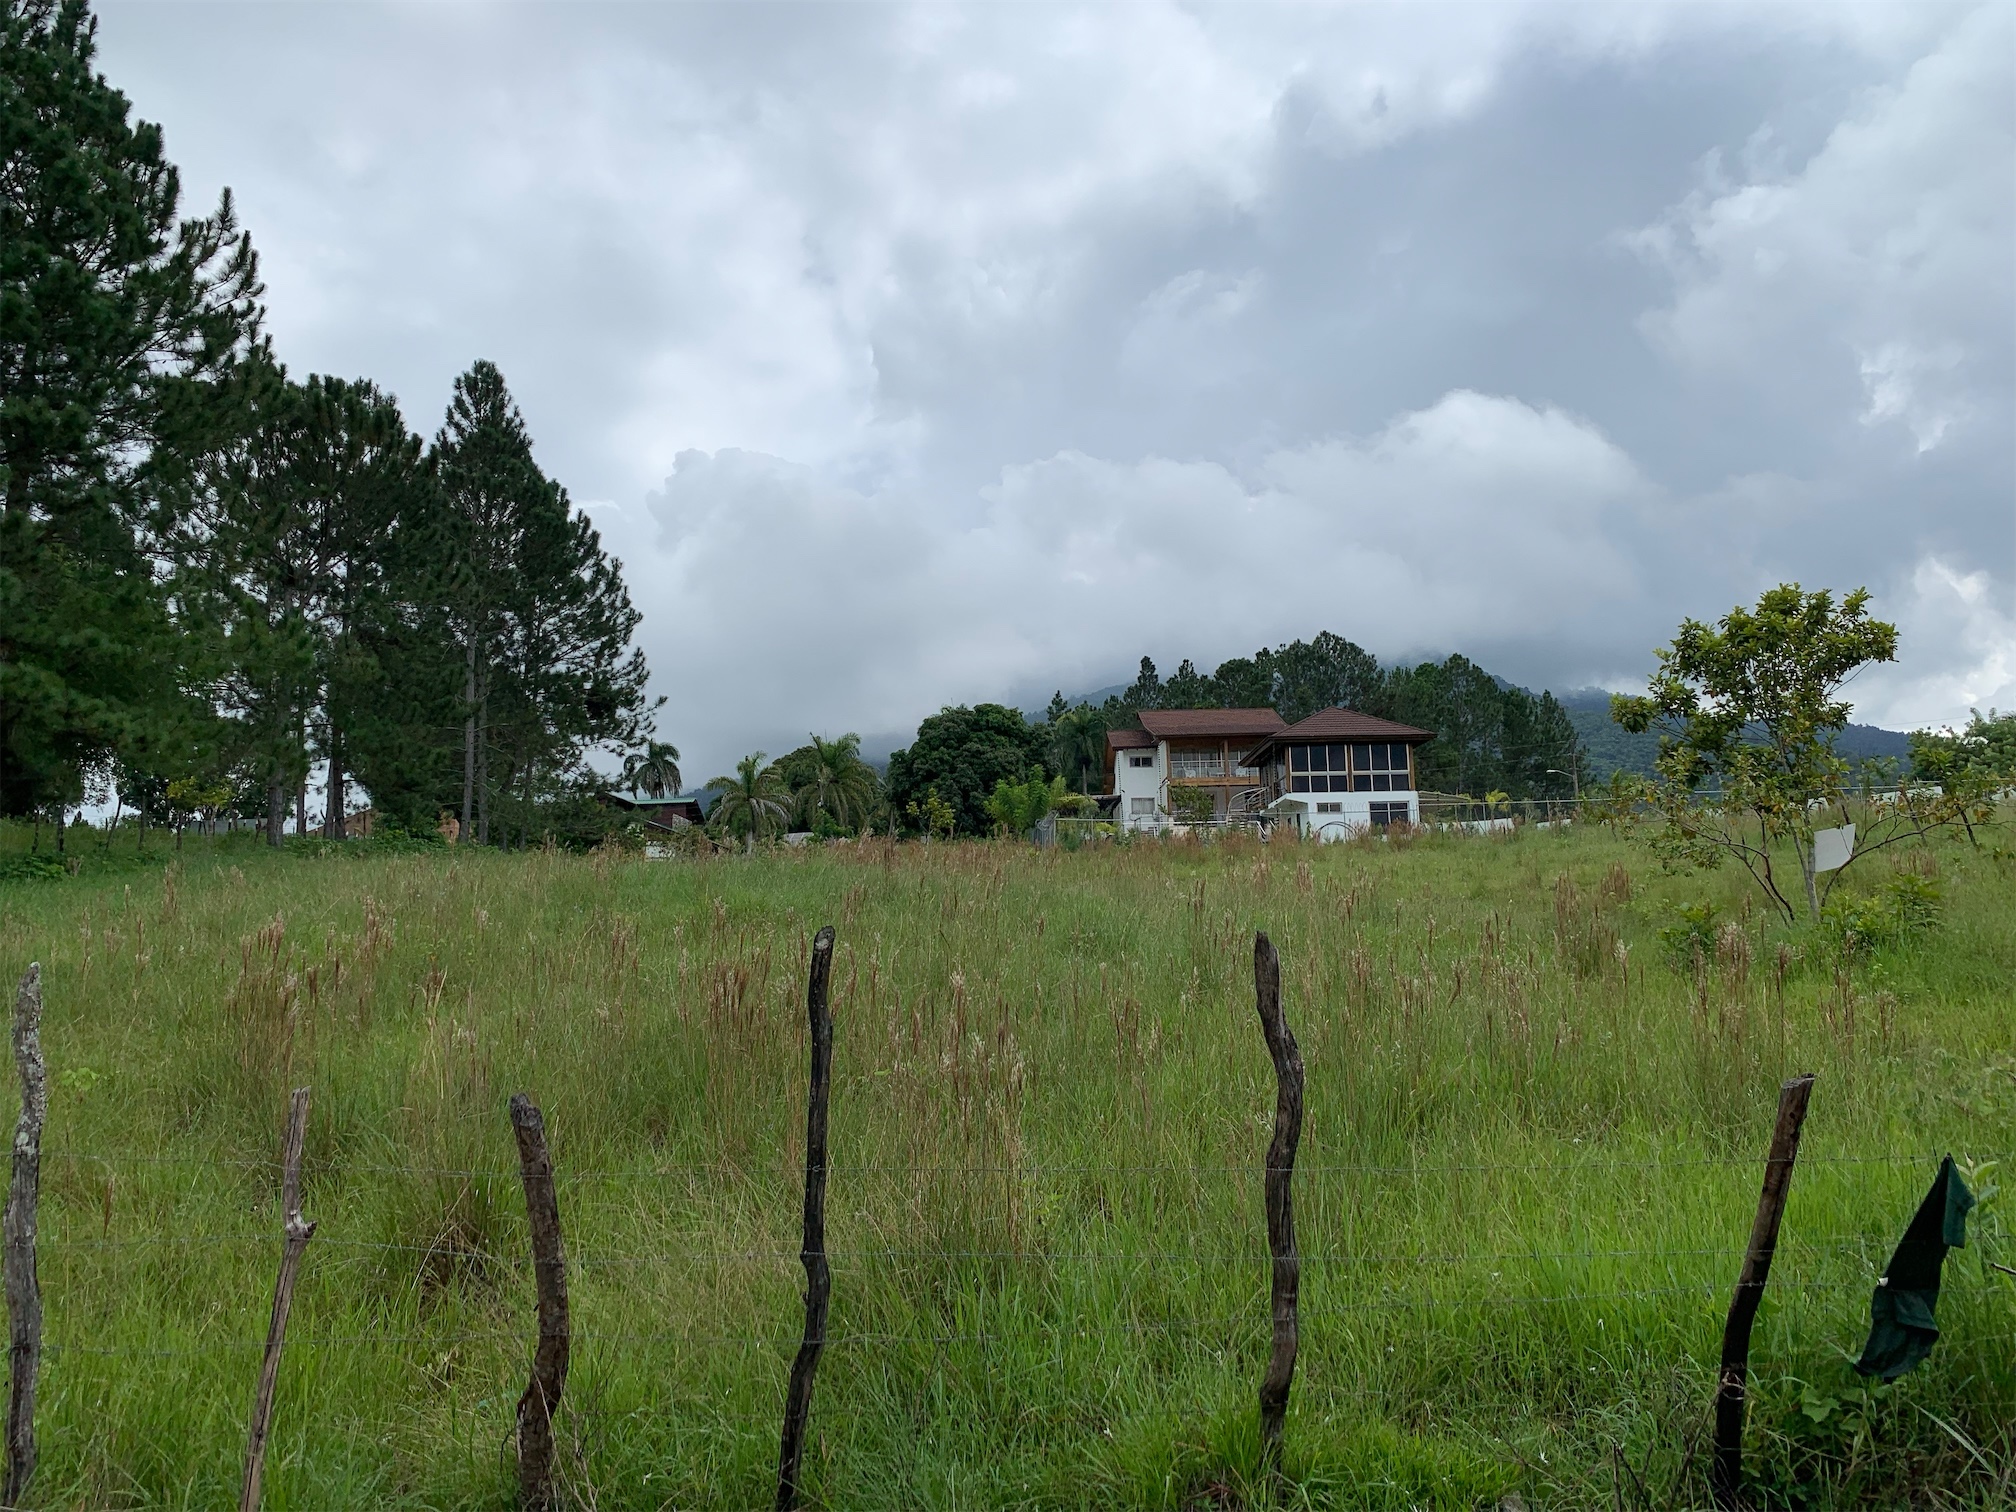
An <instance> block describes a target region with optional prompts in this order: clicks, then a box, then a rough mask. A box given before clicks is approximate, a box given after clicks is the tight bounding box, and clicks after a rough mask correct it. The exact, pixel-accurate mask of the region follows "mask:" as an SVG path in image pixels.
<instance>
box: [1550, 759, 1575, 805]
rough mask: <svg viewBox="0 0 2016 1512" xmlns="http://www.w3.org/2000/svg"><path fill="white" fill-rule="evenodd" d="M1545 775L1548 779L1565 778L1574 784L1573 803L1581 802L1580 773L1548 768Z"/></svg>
mask: <svg viewBox="0 0 2016 1512" xmlns="http://www.w3.org/2000/svg"><path fill="white" fill-rule="evenodd" d="M1547 775H1548V776H1549V777H1566V778H1567V779H1568V780H1569V781H1570V782H1572V783H1574V784H1575V801H1576V802H1577V803H1580V802H1581V801H1582V777H1581V774H1580V773H1578V772H1564V771H1562V770H1561V768H1559V767H1549V768H1547Z"/></svg>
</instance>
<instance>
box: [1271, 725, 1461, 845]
mask: <svg viewBox="0 0 2016 1512" xmlns="http://www.w3.org/2000/svg"><path fill="white" fill-rule="evenodd" d="M1434 738H1435V736H1434V734H1433V732H1432V731H1428V730H1417V729H1415V728H1414V727H1413V726H1412V725H1403V724H1395V723H1394V722H1393V721H1392V720H1390V719H1378V718H1375V717H1374V716H1372V715H1370V714H1360V713H1359V712H1358V711H1357V710H1356V709H1320V710H1318V711H1317V712H1316V713H1314V714H1311V715H1310V716H1309V717H1308V718H1307V719H1304V720H1300V721H1298V722H1297V723H1295V724H1292V725H1288V726H1286V727H1285V728H1283V729H1280V730H1277V731H1276V732H1275V733H1273V734H1272V735H1269V736H1268V737H1267V738H1266V739H1265V740H1263V741H1261V742H1260V743H1259V744H1257V745H1255V746H1253V747H1252V748H1251V749H1250V750H1248V751H1247V752H1246V753H1245V755H1244V756H1243V757H1242V758H1241V761H1242V763H1243V765H1244V766H1245V767H1246V768H1247V769H1248V770H1251V771H1253V772H1255V774H1256V775H1257V778H1258V785H1259V788H1260V793H1259V798H1258V806H1259V807H1260V808H1261V809H1262V811H1263V812H1265V813H1266V814H1268V815H1269V816H1271V817H1272V818H1274V819H1275V820H1276V821H1277V822H1280V821H1287V822H1291V823H1293V824H1294V825H1295V826H1296V827H1297V828H1298V829H1300V830H1301V831H1302V833H1303V834H1305V835H1314V836H1316V837H1317V838H1318V839H1321V840H1344V839H1349V838H1350V837H1351V836H1352V835H1360V834H1363V833H1364V832H1365V831H1366V830H1368V829H1384V828H1386V826H1387V825H1389V824H1419V823H1420V822H1421V797H1420V793H1419V791H1418V787H1419V784H1418V782H1417V780H1416V775H1415V761H1414V752H1415V748H1416V747H1418V746H1421V745H1424V744H1426V743H1427V742H1428V741H1431V740H1433V739H1434Z"/></svg>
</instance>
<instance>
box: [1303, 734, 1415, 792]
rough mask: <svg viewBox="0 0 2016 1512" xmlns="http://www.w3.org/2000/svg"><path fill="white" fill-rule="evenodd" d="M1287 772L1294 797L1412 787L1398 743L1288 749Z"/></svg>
mask: <svg viewBox="0 0 2016 1512" xmlns="http://www.w3.org/2000/svg"><path fill="white" fill-rule="evenodd" d="M1288 770H1289V773H1290V776H1289V779H1288V789H1289V791H1290V792H1295V793H1404V792H1406V791H1407V790H1408V788H1409V787H1410V786H1411V785H1412V784H1411V782H1410V780H1409V777H1408V772H1407V747H1406V745H1405V743H1404V742H1401V741H1393V742H1391V743H1388V744H1378V745H1368V744H1359V745H1343V744H1339V745H1305V746H1290V747H1289V748H1288Z"/></svg>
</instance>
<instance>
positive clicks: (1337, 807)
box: [1316, 803, 1344, 814]
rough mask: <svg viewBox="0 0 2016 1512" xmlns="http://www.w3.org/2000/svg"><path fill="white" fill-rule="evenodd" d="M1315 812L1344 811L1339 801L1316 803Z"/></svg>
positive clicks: (1334, 812) (1331, 812)
mask: <svg viewBox="0 0 2016 1512" xmlns="http://www.w3.org/2000/svg"><path fill="white" fill-rule="evenodd" d="M1316 812H1317V813H1319V814H1341V813H1343V812H1344V805H1343V804H1341V803H1319V804H1317V805H1316Z"/></svg>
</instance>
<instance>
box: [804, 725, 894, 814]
mask: <svg viewBox="0 0 2016 1512" xmlns="http://www.w3.org/2000/svg"><path fill="white" fill-rule="evenodd" d="M812 759H813V762H814V765H813V768H812V775H811V776H810V777H808V778H807V779H806V780H805V781H804V782H803V783H801V784H800V785H799V788H798V818H799V822H801V823H803V824H805V825H807V826H809V827H811V828H814V829H816V828H817V827H818V824H819V819H820V817H821V816H822V815H823V816H825V817H826V818H829V819H831V820H832V821H833V822H834V823H835V824H837V825H839V826H840V828H842V829H859V828H861V827H862V826H864V825H866V824H867V822H868V816H869V814H870V813H871V812H872V811H873V810H874V807H875V790H876V789H877V787H879V786H880V783H879V782H878V780H877V779H876V776H875V769H874V768H873V767H871V766H870V765H868V763H867V762H865V761H863V760H862V759H861V737H860V736H859V735H856V734H854V733H853V732H852V731H851V730H850V731H849V732H848V733H847V734H845V735H842V736H841V737H840V738H839V739H838V740H821V739H820V738H819V737H818V736H817V735H814V736H813V737H812Z"/></svg>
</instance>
